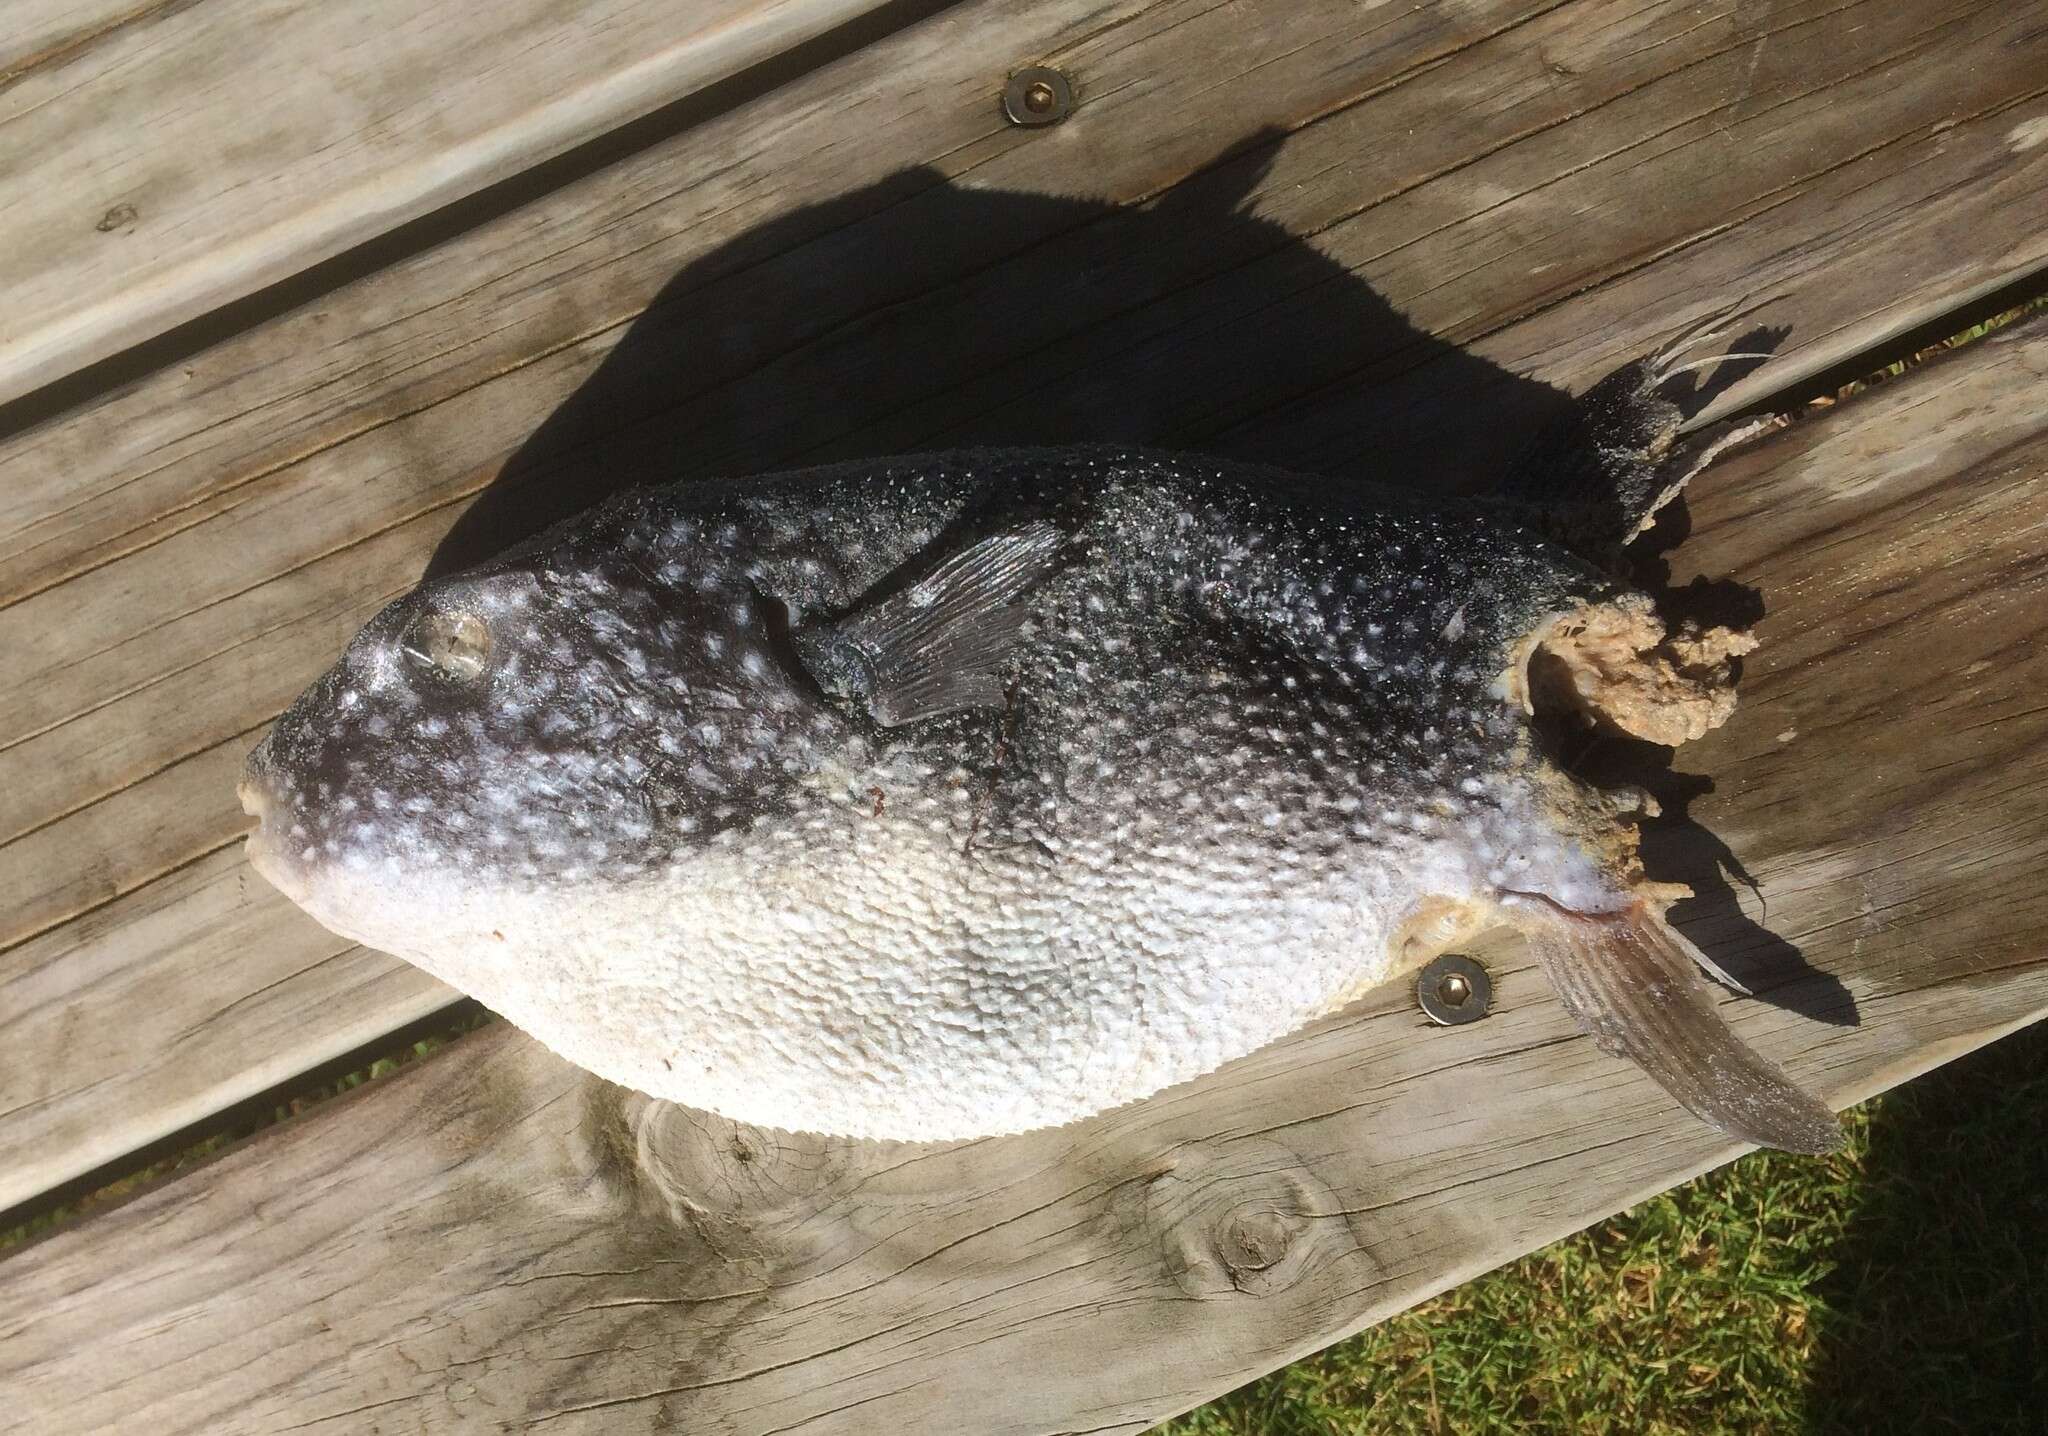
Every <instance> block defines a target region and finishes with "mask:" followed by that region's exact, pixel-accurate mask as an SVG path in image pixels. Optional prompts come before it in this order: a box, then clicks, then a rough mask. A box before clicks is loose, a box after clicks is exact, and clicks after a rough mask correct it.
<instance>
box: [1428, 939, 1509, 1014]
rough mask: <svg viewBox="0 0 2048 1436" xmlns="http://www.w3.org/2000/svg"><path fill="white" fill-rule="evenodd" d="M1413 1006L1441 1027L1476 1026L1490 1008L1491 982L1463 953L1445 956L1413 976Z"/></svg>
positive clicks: (1429, 963) (1484, 970)
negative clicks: (1472, 1023) (1468, 1023)
mask: <svg viewBox="0 0 2048 1436" xmlns="http://www.w3.org/2000/svg"><path fill="white" fill-rule="evenodd" d="M1415 1002H1416V1005H1417V1006H1419V1007H1420V1008H1421V1009H1422V1012H1423V1015H1424V1016H1426V1017H1427V1018H1429V1020H1430V1021H1431V1022H1434V1023H1436V1024H1438V1025H1439V1026H1442V1027H1457V1026H1460V1025H1461V1024H1463V1023H1467V1022H1477V1021H1478V1020H1479V1019H1480V1018H1482V1017H1484V1016H1486V1014H1487V1012H1488V1011H1490V1010H1491V1009H1492V1007H1493V979H1492V977H1491V976H1489V975H1488V974H1487V971H1486V969H1485V968H1483V967H1481V966H1480V965H1479V964H1478V963H1476V962H1474V961H1473V960H1472V959H1471V958H1469V957H1467V956H1465V954H1463V953H1462V952H1447V953H1445V954H1444V955H1443V956H1441V957H1438V958H1435V959H1433V960H1432V961H1430V962H1427V963H1425V964H1423V968H1422V971H1420V972H1418V973H1417V974H1415Z"/></svg>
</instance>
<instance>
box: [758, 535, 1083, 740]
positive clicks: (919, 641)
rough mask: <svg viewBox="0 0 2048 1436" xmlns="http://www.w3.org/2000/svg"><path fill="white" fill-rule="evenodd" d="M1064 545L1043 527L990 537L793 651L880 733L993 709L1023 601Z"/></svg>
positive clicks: (801, 639)
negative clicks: (856, 705) (864, 710)
mask: <svg viewBox="0 0 2048 1436" xmlns="http://www.w3.org/2000/svg"><path fill="white" fill-rule="evenodd" d="M1066 545H1067V536H1066V535H1065V534H1064V533H1062V532H1061V531H1060V530H1059V529H1058V528H1057V527H1055V526H1054V525H1052V524H1050V523H1047V522H1045V521H1044V520H1034V521H1032V522H1029V523H1025V524H1020V525H1018V526H1017V527H1015V528H1011V529H1006V530H1004V531H1003V532H1001V533H996V534H991V535H990V536H989V537H987V538H985V539H982V540H981V541H980V542H979V543H976V544H974V545H973V546H972V547H970V548H968V549H966V550H964V551H962V552H960V553H957V554H955V555H953V556H952V557H951V558H948V559H946V560H945V561H944V562H943V563H941V564H939V565H938V567H936V568H934V569H933V570H932V571H931V572H930V573H929V574H927V575H925V576H924V577H923V578H921V579H919V580H918V581H917V582H916V583H913V584H911V585H910V586H909V587H908V588H905V589H902V590H901V591H899V592H897V593H896V594H894V595H892V596H891V597H889V598H886V599H883V600H881V601H880V602H878V603H875V604H873V605H871V606H868V607H864V608H860V609H856V610H855V611H854V612H852V613H850V614H848V615H847V616H846V617H844V618H842V619H841V620H839V621H838V622H836V623H833V624H829V625H825V626H822V627H820V628H817V629H814V630H809V631H806V632H803V633H799V634H797V635H796V647H797V652H798V654H799V656H801V657H802V659H803V660H804V663H805V664H806V665H807V666H808V667H809V669H810V671H811V674H812V676H813V677H814V678H816V679H817V680H818V682H819V683H820V684H821V685H822V686H823V687H824V688H825V689H826V690H827V691H829V692H832V693H836V694H838V695H839V696H841V697H844V698H848V699H852V700H854V701H856V702H860V703H862V704H864V705H865V706H866V708H867V710H868V712H869V714H870V715H871V716H872V717H873V718H874V720H875V721H876V722H877V723H880V724H882V725H883V726H884V727H895V726H896V725H898V724H901V723H911V722H915V721H916V720H918V719H920V718H937V717H942V716H944V715H946V714H949V713H959V712H964V711H966V710H968V709H972V708H991V707H996V706H999V705H1000V704H1001V703H1002V701H1003V690H1004V686H1005V684H1006V682H1007V680H1008V676H1009V667H1010V662H1011V659H1012V658H1013V657H1014V655H1015V650H1016V645H1017V640H1018V638H1019V636H1020V635H1021V633H1022V631H1023V626H1024V619H1025V615H1026V611H1027V606H1026V604H1025V603H1024V600H1025V599H1026V598H1027V597H1028V596H1029V595H1030V593H1031V591H1032V590H1033V589H1035V588H1037V587H1038V585H1040V584H1041V583H1043V582H1045V580H1046V579H1048V578H1050V577H1051V576H1052V575H1053V574H1054V573H1055V572H1057V571H1058V569H1059V566H1060V563H1061V561H1062V558H1063V556H1064V550H1065V548H1066Z"/></svg>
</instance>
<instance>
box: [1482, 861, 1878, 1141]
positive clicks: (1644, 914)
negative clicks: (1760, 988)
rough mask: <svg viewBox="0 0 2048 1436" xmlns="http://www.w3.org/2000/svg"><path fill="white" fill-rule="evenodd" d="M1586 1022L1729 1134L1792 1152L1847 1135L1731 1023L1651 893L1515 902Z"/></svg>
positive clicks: (1546, 966)
mask: <svg viewBox="0 0 2048 1436" xmlns="http://www.w3.org/2000/svg"><path fill="white" fill-rule="evenodd" d="M1517 916H1518V918H1520V919H1521V924H1522V928H1523V931H1524V932H1525V933H1526V935H1527V936H1528V938H1529V941H1530V945H1531V946H1532V947H1533V948H1534V949H1535V951H1536V957H1537V960H1538V961H1539V962H1541V963H1542V965H1543V970H1544V972H1545V974H1547V975H1548V976H1549V978H1550V981H1551V984H1552V985H1553V986H1554V987H1556V989H1557V995H1558V997H1559V998H1560V999H1561V1000H1562V1001H1563V1002H1564V1005H1565V1009H1566V1010H1567V1011H1569V1012H1570V1013H1571V1014H1572V1016H1573V1018H1574V1019H1576V1020H1577V1022H1578V1024H1579V1028H1580V1030H1581V1031H1583V1032H1586V1033H1588V1034H1590V1035H1591V1037H1592V1038H1593V1040H1594V1042H1596V1043H1597V1044H1598V1045H1599V1047H1600V1049H1601V1050H1602V1051H1603V1052H1609V1053H1612V1054H1614V1055H1615V1056H1617V1057H1626V1058H1628V1059H1629V1060H1631V1061H1633V1062H1634V1063H1635V1064H1636V1065H1637V1066H1639V1067H1641V1068H1642V1069H1643V1070H1644V1071H1645V1072H1647V1073H1649V1074H1650V1076H1652V1077H1654V1078H1655V1079H1656V1080H1657V1084H1658V1085H1659V1086H1661V1087H1662V1088H1663V1089H1664V1090H1665V1091H1667V1092H1669V1093H1670V1094H1671V1095H1672V1096H1673V1097H1676V1098H1677V1099H1678V1101H1679V1103H1680V1105H1682V1106H1684V1107H1685V1108H1686V1109H1687V1110H1689V1111H1691V1112H1693V1113H1694V1114H1696V1115H1698V1116H1700V1117H1704V1118H1705V1119H1706V1120H1707V1121H1709V1122H1711V1123H1713V1124H1714V1125H1715V1126H1716V1127H1719V1128H1720V1129H1721V1130H1722V1131H1724V1132H1727V1133H1728V1134H1729V1135H1731V1136H1735V1137H1740V1138H1742V1140H1744V1141H1746V1142H1755V1143H1757V1144H1758V1145H1760V1146H1765V1147H1781V1148H1783V1149H1784V1150H1785V1151H1788V1152H1811V1153H1820V1152H1828V1151H1833V1150H1834V1149H1835V1148H1836V1147H1838V1146H1840V1145H1841V1141H1842V1129H1841V1126H1840V1124H1839V1123H1837V1122H1836V1120H1835V1116H1834V1114H1833V1113H1832V1112H1830V1111H1829V1110H1828V1109H1827V1107H1826V1106H1825V1105H1823V1104H1822V1103H1821V1102H1819V1101H1817V1100H1816V1099H1814V1098H1813V1097H1811V1096H1809V1095H1807V1094H1806V1093H1805V1092H1803V1091H1801V1090H1800V1089H1799V1088H1798V1087H1797V1086H1795V1085H1794V1084H1793V1082H1792V1079H1791V1078H1790V1077H1788V1076H1786V1075H1785V1072H1784V1070H1783V1069H1782V1068H1780V1067H1779V1066H1778V1065H1777V1064H1776V1063H1775V1062H1772V1061H1770V1060H1769V1059H1767V1058H1765V1057H1764V1056H1762V1055H1761V1054H1760V1053H1758V1052H1756V1051H1755V1050H1754V1049H1752V1048H1751V1047H1750V1046H1749V1045H1748V1044H1747V1043H1745V1042H1744V1041H1743V1040H1742V1039H1741V1038H1740V1037H1738V1036H1736V1035H1735V1031H1734V1029H1733V1028H1731V1027H1729V1025H1728V1024H1727V1022H1725V1021H1724V1020H1723V1019H1722V1017H1721V1014H1720V1012H1719V1011H1718V1010H1717V1009H1716V1008H1715V1006H1714V1002H1713V999H1712V996H1711V995H1710V989H1709V988H1708V987H1707V984H1706V980H1705V979H1704V978H1703V977H1701V976H1700V969H1701V968H1703V967H1704V968H1707V969H1709V970H1711V971H1719V969H1718V968H1715V967H1714V966H1713V964H1712V963H1711V962H1710V961H1709V960H1708V959H1707V958H1706V956H1705V955H1704V954H1703V953H1701V952H1700V951H1699V949H1697V948H1695V947H1694V946H1693V945H1692V944H1691V943H1690V942H1688V941H1687V940H1686V939H1685V938H1684V937H1683V936H1682V935H1680V934H1679V933H1678V932H1677V931H1675V930H1674V929H1673V928H1672V927H1671V925H1670V924H1668V923H1667V922H1665V921H1664V919H1663V918H1662V917H1661V916H1659V915H1658V914H1657V913H1656V912H1655V911H1653V910H1652V909H1651V908H1650V906H1649V905H1648V904H1647V903H1644V902H1637V903H1636V904H1635V905H1634V906H1632V907H1630V908H1629V909H1627V910H1626V911H1624V912H1619V913H1603V914H1593V915H1586V914H1580V913H1573V912H1568V911H1566V910H1564V909H1562V908H1558V907H1555V906H1553V905H1551V904H1548V903H1543V902H1533V903H1530V904H1528V905H1527V906H1525V907H1521V908H1520V910H1519V911H1518V913H1517Z"/></svg>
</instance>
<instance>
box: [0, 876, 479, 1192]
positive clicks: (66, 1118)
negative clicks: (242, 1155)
mask: <svg viewBox="0 0 2048 1436" xmlns="http://www.w3.org/2000/svg"><path fill="white" fill-rule="evenodd" d="M196 952H204V953H206V954H207V961H208V966H207V968H206V969H205V970H203V971H202V970H201V969H199V968H197V967H196V966H195V965H194V963H193V960H192V958H193V954H194V953H196ZM455 1000H456V994H455V993H454V991H453V990H452V989H450V988H448V987H445V986H443V985H442V984H441V983H439V982H437V981H435V980H434V979H433V978H430V977H428V976H427V975H426V974H425V973H423V972H421V971H419V970H418V969H417V968H414V967H412V966H411V965H409V964H407V963H404V962H401V961H399V960H398V959H397V958H394V957H390V956H387V955H385V954H384V953H380V952H372V951H369V950H368V949H365V948H361V947H357V946H355V945H354V944H352V943H349V942H347V941H346V940H344V939H342V938H338V937H336V936H334V935H333V934H332V933H330V932H328V931H327V930H326V929H325V928H322V927H321V926H320V925H319V924H317V923H315V922H314V921H313V920H312V919H311V918H309V917H307V916H306V915H305V914H304V913H301V912H300V911H299V910H298V909H296V908H294V907H293V906H292V905H291V904H290V903H289V902H287V901H286V900H285V898H284V897H283V896H282V895H281V894H279V893H278V892H277V891H276V890H275V889H273V888H272V887H271V886H270V885H269V884H268V883H266V882H264V881H263V880H262V879H261V878H259V877H257V876H256V875H255V874H254V873H252V872H251V871H250V870H249V866H248V864H247V863H246V862H245V861H244V860H243V858H242V853H241V848H240V846H239V845H236V846H234V847H231V848H227V849H224V850H222V851H219V852H215V853H212V854H210V855H208V856H206V857H204V858H201V859H199V860H198V861H196V862H194V863H191V864H189V865H188V866H186V867H184V868H180V869H179V870H178V871H176V872H174V873H172V874H170V875H169V876H167V877H166V878H165V879H164V880H163V881H162V882H159V883H153V884H151V885H150V886H149V887H147V888H145V889H143V890H142V891H140V892H136V893H131V894H129V895H128V896H127V897H125V898H122V899H120V900H119V901H117V902H113V903H109V904H108V905H106V906H105V907H102V908H99V909H97V910H95V911H94V912H92V913H90V914H89V915H87V916H86V917H85V918H83V919H81V920H80V921H78V922H75V923H71V924H68V925H66V926H65V927H63V928H60V929H58V930H57V931H55V932H51V933H45V934H44V935H43V936H41V937H39V938H35V939H33V940H31V941H29V942H26V943H24V944H22V945H21V946H20V947H18V948H16V949H14V950H13V951H11V952H9V953H8V954H7V955H6V957H5V959H4V963H0V1052H4V1053H5V1054H6V1055H5V1058H4V1065H5V1070H6V1073H7V1084H6V1088H7V1090H6V1102H7V1106H6V1111H5V1113H4V1115H0V1123H4V1125H5V1128H6V1132H7V1144H8V1160H7V1161H6V1162H4V1163H0V1210H5V1209H7V1208H10V1207H13V1206H14V1205H16V1204H17V1203H19V1202H23V1201H26V1200H27V1199H29V1198H30V1197H33V1196H36V1195H37V1194H39V1193H42V1192H46V1191H49V1190H51V1189H53V1188H55V1187H57V1186H59V1185H61V1184H63V1183H65V1182H68V1181H70V1180H72V1179H73V1178H76V1177H79V1176H82V1175H84V1174H86V1173H88V1172H91V1171H93V1170H95V1169H97V1168H98V1167H99V1166H101V1165H102V1164H103V1163H107V1162H112V1161H115V1160H116V1159H118V1158H120V1157H122V1156H124V1155H126V1154H127V1153H129V1152H133V1151H136V1150H138V1149H140V1148H142V1147H144V1146H147V1145H148V1144H150V1143H152V1142H155V1141H157V1140H158V1139H160V1138H162V1137H164V1136H165V1135H167V1134H169V1133H172V1132H176V1131H179V1130H181V1129H183V1128H185V1127H187V1126H189V1125H191V1124H193V1123H196V1122H199V1121H201V1120H203V1119H205V1118H207V1117H210V1116H212V1115H214V1114H215V1113H218V1112H223V1111H226V1110H227V1109H229V1108H231V1107H233V1106H234V1105H235V1104H236V1103H238V1102H241V1101H243V1100H245V1099H247V1098H250V1097H253V1096H256V1095H258V1094H260V1093H262V1092H265V1091H268V1090H270V1089H271V1088H272V1087H275V1086H278V1085H280V1084H283V1083H285V1082H288V1081H289V1080H291V1079H292V1078H294V1077H296V1076H298V1075H299V1074H300V1073H302V1072H306V1071H309V1070H311V1069H312V1068H314V1067H316V1066H319V1065H321V1064H322V1063H325V1062H329V1061H332V1060H334V1059H336V1058H340V1057H342V1056H345V1055H347V1054H348V1053H350V1052H353V1051H355V1050H357V1049H358V1048H360V1047H362V1046H363V1045H365V1044H366V1043H369V1042H372V1041H375V1040H376V1039H378V1038H380V1037H382V1036H383V1035H384V1034H385V1033H387V1032H389V1031H391V1028H392V1024H393V1022H394V1020H403V1019H405V1018H406V1015H407V1014H410V1017H411V1019H418V1018H422V1017H425V1016H428V1015H429V1014H431V1013H434V1012H437V1011H439V1010H441V1009H442V1008H444V1007H446V1006H448V1005H449V1004H450V1003H452V1002H454V1001H455ZM113 1014H118V1022H119V1026H118V1027H117V1028H111V1029H110V1028H106V1027H104V1026H102V1025H101V1024H102V1023H104V1022H106V1021H108V1020H112V1015H113Z"/></svg>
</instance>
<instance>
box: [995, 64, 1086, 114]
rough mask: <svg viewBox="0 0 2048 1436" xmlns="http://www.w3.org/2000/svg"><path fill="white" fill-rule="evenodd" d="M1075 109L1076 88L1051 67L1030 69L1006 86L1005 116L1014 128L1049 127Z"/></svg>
mask: <svg viewBox="0 0 2048 1436" xmlns="http://www.w3.org/2000/svg"><path fill="white" fill-rule="evenodd" d="M1073 108H1074V87H1073V86H1072V85H1071V84H1069V83H1068V82H1067V77H1066V76H1065V75H1063V74H1061V73H1060V72H1059V71H1058V70H1055V69H1053V68H1052V66H1050V65H1030V66H1027V67H1026V68H1024V69H1022V70H1019V71H1018V72H1017V73H1016V74H1014V75H1012V76H1010V82H1009V83H1008V84H1007V85H1005V86H1003V113H1004V114H1006V115H1008V116H1009V117H1010V123H1011V124H1013V125H1050V124H1053V123H1055V122H1057V121H1059V120H1064V119H1065V118H1066V117H1067V115H1068V113H1069V112H1070V111H1072V110H1073Z"/></svg>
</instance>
